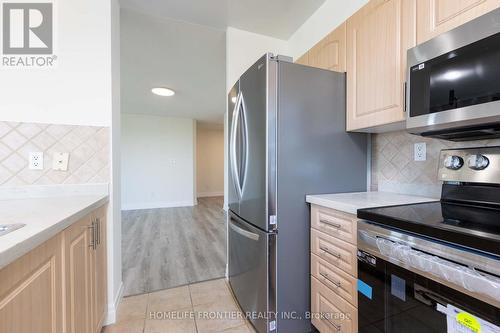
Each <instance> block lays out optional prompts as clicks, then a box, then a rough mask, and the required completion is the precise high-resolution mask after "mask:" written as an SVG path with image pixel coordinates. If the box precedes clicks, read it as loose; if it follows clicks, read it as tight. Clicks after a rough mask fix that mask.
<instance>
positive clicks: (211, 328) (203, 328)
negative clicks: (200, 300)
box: [194, 297, 245, 333]
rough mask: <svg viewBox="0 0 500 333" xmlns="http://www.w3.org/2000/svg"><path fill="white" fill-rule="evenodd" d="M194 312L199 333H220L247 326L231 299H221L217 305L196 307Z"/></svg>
mask: <svg viewBox="0 0 500 333" xmlns="http://www.w3.org/2000/svg"><path fill="white" fill-rule="evenodd" d="M194 311H195V316H196V326H197V328H198V333H220V332H222V331H224V330H227V329H229V328H236V327H239V326H243V325H244V324H245V321H244V320H243V319H242V318H241V312H239V310H238V308H237V306H236V304H235V303H234V301H233V299H232V298H229V297H224V298H221V299H220V300H218V301H217V302H215V303H209V304H201V305H196V306H195V307H194ZM238 313H239V314H240V316H238Z"/></svg>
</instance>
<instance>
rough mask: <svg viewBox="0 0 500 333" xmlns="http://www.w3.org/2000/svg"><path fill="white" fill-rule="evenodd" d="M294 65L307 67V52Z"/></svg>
mask: <svg viewBox="0 0 500 333" xmlns="http://www.w3.org/2000/svg"><path fill="white" fill-rule="evenodd" d="M295 63H296V64H301V65H306V66H307V65H309V52H306V53H304V54H303V55H302V57H300V58H299V59H297V60H296V61H295Z"/></svg>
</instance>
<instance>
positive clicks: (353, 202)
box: [306, 192, 439, 215]
mask: <svg viewBox="0 0 500 333" xmlns="http://www.w3.org/2000/svg"><path fill="white" fill-rule="evenodd" d="M306 201H307V202H309V203H311V204H315V205H320V206H324V207H328V208H332V209H336V210H340V211H342V212H345V213H350V214H354V215H356V214H357V211H358V209H363V208H374V207H384V206H394V205H405V204H414V203H421V202H431V201H439V199H438V198H426V197H420V196H414V195H406V194H397V193H390V192H354V193H336V194H319V195H308V196H306Z"/></svg>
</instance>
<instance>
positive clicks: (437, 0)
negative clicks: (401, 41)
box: [417, 0, 500, 43]
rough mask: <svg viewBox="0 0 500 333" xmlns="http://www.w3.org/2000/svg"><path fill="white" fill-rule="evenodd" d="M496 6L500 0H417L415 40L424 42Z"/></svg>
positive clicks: (499, 3)
mask: <svg viewBox="0 0 500 333" xmlns="http://www.w3.org/2000/svg"><path fill="white" fill-rule="evenodd" d="M498 7H500V0H418V1H417V42H418V43H422V42H425V41H426V40H429V39H431V38H432V37H435V36H437V35H439V34H442V33H443V32H446V31H448V30H451V29H453V28H456V27H458V26H460V25H462V24H464V23H466V22H468V21H470V20H472V19H474V18H476V17H478V16H481V15H483V14H486V13H487V12H489V11H492V10H493V9H495V8H498Z"/></svg>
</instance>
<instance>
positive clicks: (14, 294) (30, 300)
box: [0, 235, 64, 333]
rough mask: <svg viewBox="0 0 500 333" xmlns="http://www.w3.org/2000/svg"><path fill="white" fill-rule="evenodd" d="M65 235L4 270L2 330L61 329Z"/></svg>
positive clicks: (53, 332) (45, 332) (0, 279)
mask: <svg viewBox="0 0 500 333" xmlns="http://www.w3.org/2000/svg"><path fill="white" fill-rule="evenodd" d="M62 262H63V251H62V235H57V236H55V237H54V238H52V239H50V240H49V241H47V242H45V243H44V244H43V245H41V246H39V247H38V248H37V249H36V250H35V251H32V252H30V253H28V254H26V255H24V256H23V257H21V258H20V259H18V260H16V261H15V262H14V263H12V264H10V265H8V266H7V267H5V268H3V269H2V270H0V332H2V333H11V332H12V333H13V332H15V333H33V332H37V333H38V332H40V333H49V332H50V333H61V332H64V327H63V325H64V317H63V312H64V311H63V304H64V300H63V297H64V292H63V285H64V284H63V275H62V272H63V268H62Z"/></svg>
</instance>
